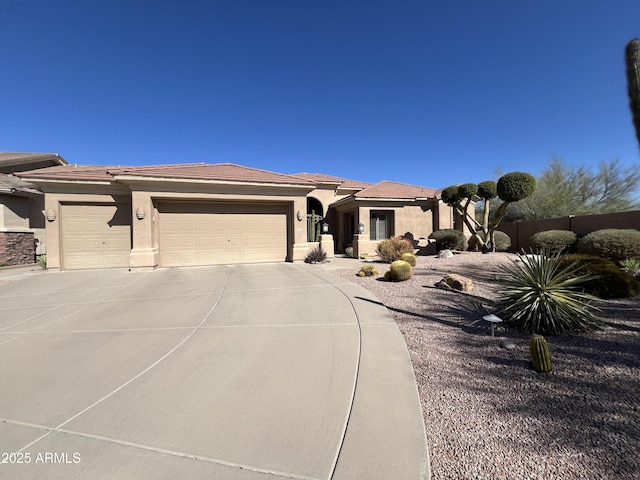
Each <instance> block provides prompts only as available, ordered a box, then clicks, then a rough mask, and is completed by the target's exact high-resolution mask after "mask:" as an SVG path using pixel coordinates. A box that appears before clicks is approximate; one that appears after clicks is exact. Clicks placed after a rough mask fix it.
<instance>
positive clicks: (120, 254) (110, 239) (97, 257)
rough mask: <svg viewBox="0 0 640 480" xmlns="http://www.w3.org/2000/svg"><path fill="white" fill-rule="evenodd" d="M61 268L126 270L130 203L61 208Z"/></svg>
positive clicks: (127, 263) (127, 264) (129, 246)
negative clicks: (116, 268) (124, 268)
mask: <svg viewBox="0 0 640 480" xmlns="http://www.w3.org/2000/svg"><path fill="white" fill-rule="evenodd" d="M60 221H61V226H60V227H61V229H62V232H61V239H62V245H61V247H62V267H63V268H64V269H67V270H76V269H84V268H114V267H128V266H129V253H130V252H131V204H128V203H114V204H100V205H84V204H83V205H62V206H61V214H60Z"/></svg>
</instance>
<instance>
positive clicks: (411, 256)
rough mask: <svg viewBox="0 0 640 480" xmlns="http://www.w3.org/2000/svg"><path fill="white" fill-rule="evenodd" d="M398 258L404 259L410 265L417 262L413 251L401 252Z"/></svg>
mask: <svg viewBox="0 0 640 480" xmlns="http://www.w3.org/2000/svg"><path fill="white" fill-rule="evenodd" d="M400 260H404V261H405V262H407V263H408V264H409V265H411V266H412V267H415V266H416V263H417V260H416V256H415V255H414V254H413V253H403V254H402V256H401V257H400Z"/></svg>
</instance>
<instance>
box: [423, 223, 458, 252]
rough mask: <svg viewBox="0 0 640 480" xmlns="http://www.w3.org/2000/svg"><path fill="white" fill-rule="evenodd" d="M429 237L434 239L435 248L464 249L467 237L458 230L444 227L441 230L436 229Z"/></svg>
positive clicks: (438, 249)
mask: <svg viewBox="0 0 640 480" xmlns="http://www.w3.org/2000/svg"><path fill="white" fill-rule="evenodd" d="M429 238H431V239H433V240H435V241H436V250H437V251H438V252H439V251H440V250H466V249H467V246H468V244H467V237H465V236H464V233H462V232H461V231H459V230H453V229H450V228H445V229H443V230H436V231H435V232H433V233H432V234H431V235H429Z"/></svg>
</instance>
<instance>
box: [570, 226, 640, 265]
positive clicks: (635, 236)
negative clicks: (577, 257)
mask: <svg viewBox="0 0 640 480" xmlns="http://www.w3.org/2000/svg"><path fill="white" fill-rule="evenodd" d="M578 253H585V254H588V255H596V256H598V257H604V258H608V259H609V260H613V261H614V262H619V261H621V260H624V259H625V258H630V257H640V231H638V230H634V229H632V228H629V229H619V228H607V229H604V230H597V231H595V232H591V233H590V234H588V235H586V236H584V237H582V238H581V239H580V240H579V241H578Z"/></svg>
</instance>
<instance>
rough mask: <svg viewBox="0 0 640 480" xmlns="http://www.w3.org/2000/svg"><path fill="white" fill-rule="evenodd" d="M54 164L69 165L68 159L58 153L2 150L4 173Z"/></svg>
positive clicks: (1, 161) (2, 169) (1, 160)
mask: <svg viewBox="0 0 640 480" xmlns="http://www.w3.org/2000/svg"><path fill="white" fill-rule="evenodd" d="M53 165H67V161H66V160H65V159H64V158H62V157H61V156H60V155H58V154H57V153H24V152H0V171H2V172H4V173H13V172H23V171H25V170H33V169H37V168H46V167H50V166H53Z"/></svg>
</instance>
